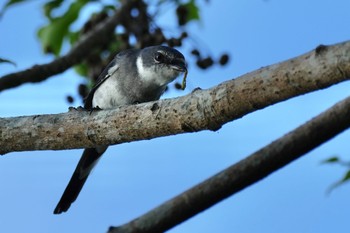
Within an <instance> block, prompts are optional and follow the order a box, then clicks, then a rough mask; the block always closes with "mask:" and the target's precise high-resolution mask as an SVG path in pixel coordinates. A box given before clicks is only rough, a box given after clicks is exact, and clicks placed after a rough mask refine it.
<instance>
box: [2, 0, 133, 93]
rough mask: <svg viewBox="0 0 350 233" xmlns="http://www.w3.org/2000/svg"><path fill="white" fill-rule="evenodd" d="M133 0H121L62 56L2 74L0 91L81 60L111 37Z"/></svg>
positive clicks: (38, 80) (49, 74) (47, 76)
mask: <svg viewBox="0 0 350 233" xmlns="http://www.w3.org/2000/svg"><path fill="white" fill-rule="evenodd" d="M133 2H135V1H123V4H122V5H121V7H120V9H119V10H118V11H116V12H115V14H114V15H113V16H111V17H109V18H107V19H106V20H105V21H104V22H102V23H101V24H99V25H97V26H96V28H95V29H93V30H92V31H91V32H90V33H88V34H87V35H84V36H83V37H82V38H81V40H80V41H79V42H78V43H77V44H76V45H75V46H74V47H73V48H72V49H71V50H70V51H69V52H68V53H67V54H66V55H64V56H62V57H59V58H57V59H56V60H54V61H52V62H49V63H47V64H42V65H34V66H33V67H31V68H29V69H26V70H23V71H19V72H16V73H11V74H7V75H4V76H3V77H1V78H0V92H1V91H3V90H6V89H9V88H14V87H17V86H19V85H21V84H24V83H28V82H41V81H43V80H45V79H47V78H49V77H50V76H53V75H56V74H59V73H62V72H63V71H65V70H67V69H68V68H70V67H72V66H74V65H76V64H78V63H80V62H81V61H83V60H84V59H85V58H86V57H87V56H88V55H89V54H90V53H91V52H92V51H93V50H94V48H98V47H99V46H101V45H104V44H106V43H108V42H109V41H110V39H111V38H112V37H111V36H110V35H111V34H112V33H113V31H114V30H115V27H116V26H117V24H119V23H120V21H121V19H122V17H123V15H124V14H125V13H126V11H128V10H130V6H131V4H133Z"/></svg>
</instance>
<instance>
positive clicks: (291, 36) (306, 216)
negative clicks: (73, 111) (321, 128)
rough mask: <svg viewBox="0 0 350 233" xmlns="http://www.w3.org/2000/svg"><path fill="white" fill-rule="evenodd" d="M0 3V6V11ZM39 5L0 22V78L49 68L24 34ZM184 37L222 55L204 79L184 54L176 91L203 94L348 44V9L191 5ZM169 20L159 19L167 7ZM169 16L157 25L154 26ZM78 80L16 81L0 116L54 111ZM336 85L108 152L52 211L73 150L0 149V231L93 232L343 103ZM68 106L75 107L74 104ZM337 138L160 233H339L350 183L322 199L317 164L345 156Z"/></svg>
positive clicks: (75, 155) (69, 75)
mask: <svg viewBox="0 0 350 233" xmlns="http://www.w3.org/2000/svg"><path fill="white" fill-rule="evenodd" d="M3 2H4V1H3V0H0V3H1V5H3ZM40 3H41V1H32V2H31V3H30V4H23V5H21V6H18V7H14V8H13V9H10V10H9V11H8V12H6V14H5V15H4V17H3V18H2V19H1V20H0V42H1V43H0V45H1V46H0V56H1V57H5V58H8V59H11V60H14V61H15V62H16V63H17V67H12V66H10V65H1V70H0V75H2V74H6V73H8V72H14V71H16V70H17V69H23V68H26V67H28V66H30V65H33V64H36V63H43V62H47V61H50V60H51V59H52V57H48V56H43V55H42V53H41V52H40V44H39V43H38V41H37V39H36V37H35V30H36V29H38V28H39V27H40V26H41V25H42V24H43V23H44V19H43V18H42V16H41V8H40V6H41V4H40ZM201 5H202V7H201V10H202V11H201V17H202V21H201V23H199V24H195V23H194V24H191V25H190V30H191V32H193V33H194V35H195V36H194V38H193V39H191V40H190V41H188V45H187V46H185V48H183V49H182V50H181V51H182V52H184V54H188V51H189V50H190V48H191V44H200V45H201V46H203V48H204V50H205V51H208V52H210V53H211V54H212V55H213V56H214V57H215V56H216V57H218V56H219V55H220V54H221V53H223V52H226V51H227V52H229V54H230V55H231V58H232V59H231V60H230V63H229V65H228V66H226V67H224V68H221V67H214V68H212V69H210V70H207V71H201V70H197V69H196V68H194V65H193V61H192V63H191V58H189V64H190V65H191V64H192V65H191V66H190V72H189V75H188V89H187V91H185V92H177V91H171V92H169V93H167V94H166V95H165V96H164V97H163V98H171V97H174V96H179V95H184V94H186V93H188V92H189V91H190V90H191V89H193V88H195V87H201V88H209V87H212V86H214V85H216V84H218V83H221V82H223V81H225V80H229V79H232V78H234V77H237V76H239V75H242V74H245V73H247V72H250V71H252V70H255V69H258V68H260V67H262V66H266V65H270V64H273V63H276V62H279V61H282V60H285V59H289V58H291V57H295V56H298V55H300V54H302V53H305V52H307V51H310V50H312V49H313V48H315V47H316V46H317V45H319V44H334V43H338V42H342V41H344V40H349V39H350V31H349V30H348V27H349V23H350V14H349V13H348V11H349V9H350V2H349V1H348V0H337V1H331V0H324V1H316V0H309V1H302V0H294V1H276V0H269V1H263V0H255V1H243V0H241V1H238V0H237V1H226V2H225V3H222V1H210V3H209V4H206V3H204V1H201ZM169 13H170V11H169ZM171 18H172V16H171V15H165V16H164V17H162V18H161V19H160V20H161V21H162V22H160V24H161V25H166V24H167V20H169V19H171ZM82 81H83V80H82V79H81V78H80V77H78V76H77V75H76V74H75V73H74V72H72V71H67V72H65V73H64V74H63V75H57V76H55V77H53V78H51V79H49V80H48V81H47V82H45V83H42V84H26V85H23V86H21V87H19V88H16V89H11V90H8V91H4V92H2V93H0V106H1V108H0V116H1V117H9V116H19V115H32V114H44V113H47V114H50V113H60V112H66V111H67V109H68V107H69V105H68V104H67V103H66V102H65V96H66V95H67V94H75V93H76V91H75V90H76V86H77V84H78V83H81V82H82ZM349 88H350V84H349V83H348V82H347V83H342V84H340V85H336V86H333V87H331V88H328V89H326V90H322V91H317V92H314V93H311V94H307V95H304V96H301V97H298V98H294V99H292V100H288V101H285V102H282V103H279V104H275V105H273V106H270V107H268V108H265V109H263V110H259V111H257V112H254V113H251V114H249V115H247V116H244V117H243V118H242V119H239V120H236V121H234V122H231V123H228V124H226V125H225V126H224V127H223V128H222V129H220V130H219V131H217V132H207V131H204V132H200V133H194V134H184V135H175V136H171V137H164V138H158V139H153V140H148V141H141V142H135V143H128V144H122V145H118V146H113V147H110V148H109V149H108V151H107V152H106V153H105V155H104V157H103V158H102V159H101V161H100V163H99V164H98V166H97V167H96V169H95V170H94V172H93V174H92V175H91V177H90V178H89V180H88V182H87V183H86V185H85V187H84V189H83V191H82V192H81V194H80V196H79V197H78V199H77V201H76V202H75V203H74V204H73V205H72V206H71V208H70V210H69V211H68V212H67V213H65V214H62V215H59V216H57V215H53V214H52V211H53V209H54V207H55V205H56V204H57V202H58V200H59V198H60V197H61V194H62V192H63V190H64V188H65V186H66V184H67V183H68V180H69V179H70V176H71V174H72V172H73V170H74V168H75V166H76V164H77V162H78V160H79V158H80V155H81V150H65V151H34V152H21V153H10V154H7V155H5V156H2V157H1V158H0V184H1V187H2V188H1V192H0V206H1V208H0V232H23V231H26V232H37V233H44V232H76V231H77V230H78V231H79V232H105V231H106V230H107V228H108V227H109V226H110V225H119V224H122V223H124V222H127V221H129V220H131V219H133V218H135V217H138V216H139V215H141V214H143V213H145V212H146V211H148V210H150V209H152V208H153V207H155V206H157V205H159V204H161V203H162V202H163V201H166V200H168V199H170V198H171V197H173V196H175V195H177V194H179V193H181V192H182V191H184V190H186V189H188V188H189V187H191V186H193V185H195V184H197V183H198V182H200V181H202V180H204V179H206V178H208V177H210V176H212V175H214V174H215V173H217V172H219V171H220V170H222V169H224V168H226V167H228V166H230V165H231V164H233V163H235V162H237V161H239V160H240V159H242V158H244V157H246V156H247V155H249V154H250V153H252V152H254V151H256V150H258V149H259V148H261V147H263V146H265V145H266V144H268V143H269V142H271V141H273V140H274V139H277V138H278V137H280V136H282V135H284V134H285V133H287V132H288V131H290V130H292V129H293V128H295V127H297V126H298V125H300V124H302V123H304V122H305V121H307V120H309V119H310V118H312V117H313V116H315V115H317V114H319V113H320V112H322V111H323V110H325V109H327V108H328V107H330V106H331V105H333V104H334V103H336V102H337V101H340V100H342V99H343V98H345V97H347V96H348V93H349V91H348V90H349ZM75 105H79V103H76V104H75ZM349 137H350V134H349V132H348V131H346V132H344V133H342V134H341V135H339V136H337V137H336V138H335V139H333V140H331V141H330V142H328V143H326V144H324V145H322V146H321V147H319V148H317V149H315V150H313V151H312V152H310V153H308V154H307V155H306V156H304V157H303V158H301V159H299V160H297V161H295V162H293V163H291V164H290V165H288V166H286V167H284V168H283V169H280V170H279V171H277V172H275V173H273V174H272V175H270V176H269V177H267V178H265V179H264V180H262V181H260V182H258V183H256V184H255V185H253V186H251V187H248V188H246V189H245V190H243V191H241V192H240V193H238V194H236V195H234V196H232V197H230V198H228V199H226V200H225V201H223V202H221V203H219V204H217V205H215V206H214V207H212V208H210V209H208V210H206V211H204V212H203V213H201V214H199V215H197V216H195V217H193V218H192V219H190V220H188V221H186V222H185V223H183V224H181V225H179V226H177V227H175V228H173V229H172V230H170V231H169V232H171V233H190V232H191V233H192V232H202V233H211V232H224V233H225V232H241V233H251V232H269V233H270V232H293V233H294V232H310V233H311V232H319V233H320V232H321V233H322V232H347V230H348V221H349V220H348V216H349V214H350V204H349V201H348V197H349V195H348V194H349V192H350V186H349V185H344V186H342V187H340V188H338V189H336V190H335V191H334V192H333V193H332V194H331V195H326V190H327V188H328V187H329V186H330V185H331V184H332V183H333V182H334V181H336V180H337V179H339V178H340V177H341V175H343V173H344V172H345V171H344V170H343V169H342V168H338V167H336V166H329V165H321V164H320V161H322V160H324V159H326V158H328V157H330V156H333V155H339V156H342V157H343V158H348V156H347V155H348V149H349V148H348V144H349V143H348V140H349Z"/></svg>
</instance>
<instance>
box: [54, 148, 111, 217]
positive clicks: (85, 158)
mask: <svg viewBox="0 0 350 233" xmlns="http://www.w3.org/2000/svg"><path fill="white" fill-rule="evenodd" d="M106 149H107V147H106V146H101V147H98V148H87V149H85V150H84V152H83V155H82V156H81V158H80V160H79V163H78V165H77V167H76V168H75V171H74V173H73V175H72V178H71V179H70V181H69V183H68V185H67V187H66V189H65V190H64V192H63V195H62V197H61V199H60V201H59V202H58V204H57V206H56V208H55V210H54V211H53V213H54V214H60V213H62V212H66V211H67V210H68V209H69V207H70V205H71V204H72V203H73V202H74V201H75V200H76V199H77V197H78V195H79V193H80V191H81V189H82V188H83V186H84V183H85V181H86V180H87V178H88V176H89V174H90V172H91V170H92V168H93V167H94V166H95V165H96V163H97V162H98V159H99V158H100V157H101V155H102V154H103V153H104V152H105V151H106Z"/></svg>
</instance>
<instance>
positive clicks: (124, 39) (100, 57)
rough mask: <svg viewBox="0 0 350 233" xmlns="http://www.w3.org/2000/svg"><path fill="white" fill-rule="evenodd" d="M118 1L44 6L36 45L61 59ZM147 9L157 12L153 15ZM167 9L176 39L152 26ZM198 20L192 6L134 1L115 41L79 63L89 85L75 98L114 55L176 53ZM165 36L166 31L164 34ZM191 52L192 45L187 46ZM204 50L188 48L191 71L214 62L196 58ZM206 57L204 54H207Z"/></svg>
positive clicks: (57, 0)
mask: <svg viewBox="0 0 350 233" xmlns="http://www.w3.org/2000/svg"><path fill="white" fill-rule="evenodd" d="M22 2H25V0H22V1H18V0H9V1H8V2H7V3H6V4H5V5H4V7H3V8H2V11H1V13H2V14H3V13H4V12H5V11H6V10H7V9H8V8H9V7H10V6H13V5H15V4H18V3H22ZM120 3H121V1H115V4H114V5H111V4H107V3H104V1H89V0H75V1H69V2H67V1H63V0H51V1H47V2H46V3H44V4H43V12H44V16H45V18H46V19H47V24H46V25H44V26H42V27H41V28H40V29H39V30H38V32H37V35H38V38H39V40H40V42H41V45H42V49H43V52H44V53H45V54H53V55H55V56H56V57H58V56H60V54H61V53H62V47H63V46H64V45H68V47H69V46H74V45H75V44H76V43H78V42H79V40H80V39H81V37H82V36H84V34H87V33H89V32H90V31H91V30H93V29H94V28H95V27H96V26H97V25H98V24H99V23H100V22H102V21H104V20H106V19H107V18H108V17H110V16H111V15H112V14H113V12H114V11H115V10H117V9H118V7H119V6H120ZM93 4H94V5H95V6H96V5H99V7H98V8H99V10H98V11H96V12H94V13H92V14H91V15H90V18H89V19H87V20H86V22H85V23H84V24H83V25H79V26H78V27H80V28H79V29H75V30H74V29H72V28H73V27H72V25H73V24H74V26H77V25H76V24H75V23H76V22H77V20H78V19H79V15H80V13H81V12H82V11H83V10H84V9H86V8H87V7H89V6H91V5H93ZM151 7H152V9H156V11H155V12H153V13H152V14H151V13H150V12H151V10H150V8H151ZM169 9H171V11H172V13H173V14H174V15H176V18H175V19H177V22H176V23H175V24H174V25H176V26H175V27H174V28H172V29H171V30H170V31H171V32H172V33H173V34H175V35H176V36H169V35H166V34H165V33H164V31H165V29H163V28H160V27H159V26H158V25H157V22H156V20H157V18H158V17H159V16H160V14H161V13H160V12H164V11H166V12H168V11H169ZM199 20H200V9H199V7H198V3H197V2H196V1H195V0H187V1H178V0H159V1H149V2H144V1H135V2H134V4H133V6H132V7H131V8H130V11H129V14H127V15H125V16H124V17H123V22H122V23H121V24H120V25H118V26H117V28H116V30H115V32H114V35H110V36H111V40H110V41H111V42H110V43H109V44H106V45H101V47H100V48H99V49H96V51H93V53H92V54H91V55H90V56H89V57H87V58H86V59H85V60H84V61H83V62H82V63H80V64H78V65H76V66H75V67H74V69H75V71H76V72H77V73H78V74H79V75H81V76H83V77H86V78H87V79H88V82H87V83H88V85H86V84H80V85H79V86H78V93H79V95H80V96H81V98H84V97H85V96H86V95H87V93H88V91H89V89H90V88H91V87H92V86H93V84H94V83H95V81H96V80H97V78H98V76H99V74H100V73H101V71H102V70H103V68H104V67H105V66H106V65H107V64H108V62H109V61H111V60H112V59H113V57H114V56H115V54H117V53H118V52H119V51H122V50H125V49H129V48H144V47H147V46H151V45H159V44H166V45H168V46H170V47H181V46H182V45H183V42H184V41H185V39H186V38H188V37H191V35H189V33H188V32H187V31H186V25H188V24H189V23H190V22H196V21H199ZM166 30H167V31H169V29H168V28H167V29H166ZM192 46H193V45H192ZM200 49H201V50H203V48H197V47H195V48H193V50H192V52H191V55H192V56H194V57H195V59H196V65H197V67H199V68H200V69H207V68H209V67H211V66H212V65H213V64H214V63H215V61H214V60H213V59H212V57H211V56H204V57H203V56H201V54H202V53H203V52H202V53H201V52H199V50H200ZM206 53H207V52H204V54H206ZM228 60H229V56H228V55H227V54H223V55H222V56H221V58H220V59H219V60H218V61H217V64H220V65H226V64H227V62H228ZM174 86H175V88H176V89H180V88H181V85H180V84H179V83H175V85H174ZM67 100H68V102H70V103H72V102H73V101H74V99H73V98H72V97H71V96H68V97H67Z"/></svg>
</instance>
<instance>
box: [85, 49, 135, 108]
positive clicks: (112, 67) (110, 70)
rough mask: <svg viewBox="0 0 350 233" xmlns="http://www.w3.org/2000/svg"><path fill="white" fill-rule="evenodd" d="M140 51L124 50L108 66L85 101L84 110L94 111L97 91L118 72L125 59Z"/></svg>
mask: <svg viewBox="0 0 350 233" xmlns="http://www.w3.org/2000/svg"><path fill="white" fill-rule="evenodd" d="M137 50H138V49H129V50H124V51H122V52H120V53H118V54H117V55H116V56H115V58H114V59H113V60H112V61H111V62H110V63H109V64H108V66H107V67H106V68H105V69H104V70H103V71H102V73H101V74H100V76H99V77H98V79H97V82H96V84H95V86H94V87H93V88H92V89H91V91H90V93H89V94H88V96H87V97H86V98H85V99H84V108H85V109H92V99H93V97H94V94H95V91H96V90H97V89H98V87H99V86H101V84H102V83H103V82H104V81H106V80H107V79H108V78H109V77H111V76H112V75H113V74H115V72H117V71H118V69H119V67H120V65H121V64H122V63H123V59H124V58H125V57H128V56H130V55H131V54H133V53H135V52H136V51H137Z"/></svg>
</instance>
